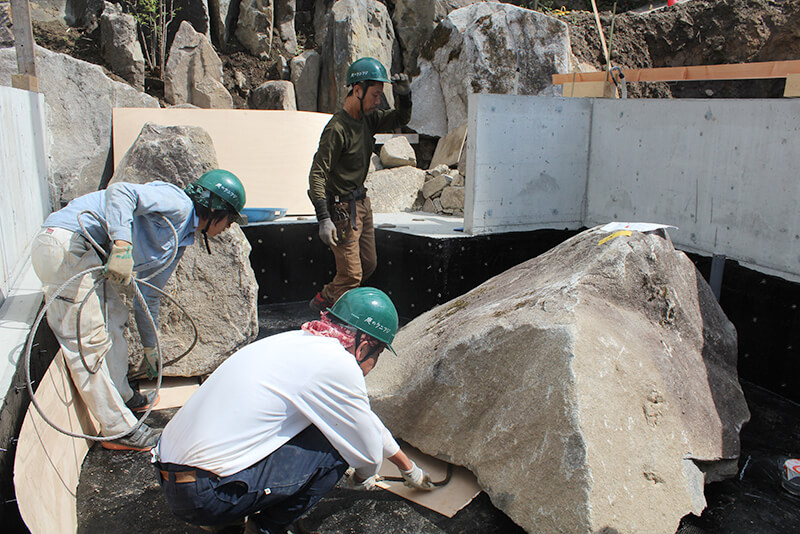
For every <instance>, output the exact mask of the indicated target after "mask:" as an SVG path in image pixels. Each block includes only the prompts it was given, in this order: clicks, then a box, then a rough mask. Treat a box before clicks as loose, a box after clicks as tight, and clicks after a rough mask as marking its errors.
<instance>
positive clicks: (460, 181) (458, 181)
mask: <svg viewBox="0 0 800 534" xmlns="http://www.w3.org/2000/svg"><path fill="white" fill-rule="evenodd" d="M450 185H452V186H454V187H463V186H464V175H463V174H461V173H460V172H458V171H454V172H453V181H452V182H450Z"/></svg>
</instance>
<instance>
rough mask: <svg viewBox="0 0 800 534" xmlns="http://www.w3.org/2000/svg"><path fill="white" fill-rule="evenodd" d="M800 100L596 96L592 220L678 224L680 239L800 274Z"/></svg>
mask: <svg viewBox="0 0 800 534" xmlns="http://www.w3.org/2000/svg"><path fill="white" fill-rule="evenodd" d="M799 116H800V102H798V101H792V100H777V99H776V100H616V101H614V100H595V101H594V112H593V118H592V132H591V140H592V141H591V156H590V163H589V168H590V172H589V180H588V187H587V198H588V204H587V214H586V219H585V222H586V225H587V226H591V225H594V224H600V223H605V222H608V221H612V220H617V221H648V222H661V223H667V224H673V225H675V226H678V227H679V230H671V231H670V235H671V237H672V239H673V241H674V242H675V244H676V245H678V246H680V247H682V248H684V249H688V250H692V251H696V252H700V253H704V254H709V255H710V254H724V255H726V256H728V257H730V258H733V259H736V260H739V261H741V262H744V263H745V264H750V265H753V266H755V267H757V268H760V269H761V270H764V271H767V272H775V273H781V274H782V276H784V277H785V276H789V277H790V278H795V279H796V278H797V277H798V276H800V210H798V209H797V206H798V204H799V203H800V176H798V170H797V168H798V167H797V154H798V153H800V135H798V134H799V133H800V131H799V130H800V124H798V122H797V117H799Z"/></svg>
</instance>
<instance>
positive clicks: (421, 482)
mask: <svg viewBox="0 0 800 534" xmlns="http://www.w3.org/2000/svg"><path fill="white" fill-rule="evenodd" d="M400 473H402V475H403V479H404V482H403V484H405V485H406V486H408V487H409V488H415V489H419V490H426V491H427V490H432V489H434V488H435V486H434V485H433V482H431V476H430V475H429V474H428V473H426V472H425V471H423V470H422V469H420V468H419V467H418V466H417V464H415V463H414V462H413V461H412V462H411V469H409V470H408V471H403V470H402V469H401V470H400Z"/></svg>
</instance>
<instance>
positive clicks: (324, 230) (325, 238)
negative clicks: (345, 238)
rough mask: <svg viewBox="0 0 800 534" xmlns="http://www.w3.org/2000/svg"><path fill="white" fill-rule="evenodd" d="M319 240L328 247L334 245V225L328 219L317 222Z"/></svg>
mask: <svg viewBox="0 0 800 534" xmlns="http://www.w3.org/2000/svg"><path fill="white" fill-rule="evenodd" d="M319 238H320V239H321V240H322V242H323V243H325V244H326V245H327V246H329V247H333V246H335V245H336V243H337V241H336V225H334V224H333V221H331V220H330V219H322V220H321V221H320V222H319Z"/></svg>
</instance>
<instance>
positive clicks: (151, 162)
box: [111, 122, 218, 187]
mask: <svg viewBox="0 0 800 534" xmlns="http://www.w3.org/2000/svg"><path fill="white" fill-rule="evenodd" d="M217 166H218V165H217V152H216V150H215V149H214V142H213V141H212V140H211V136H210V135H209V134H208V132H207V131H206V130H204V129H203V128H200V127H197V126H162V125H160V124H154V123H152V122H148V123H145V125H144V126H143V127H142V130H141V132H139V135H138V137H137V138H136V141H135V142H134V144H133V145H132V146H131V147H130V148H129V149H128V151H127V152H126V153H125V155H124V156H123V157H122V159H121V160H120V163H119V165H118V167H117V170H116V172H115V173H114V177H113V178H112V179H111V182H112V183H113V182H130V183H135V184H144V183H147V182H152V181H153V180H155V179H156V178H154V176H160V177H162V178H158V179H159V180H164V181H168V182H170V183H173V184H175V185H177V186H179V187H186V186H187V185H189V184H190V183H191V182H193V181H195V180H196V179H197V178H199V177H200V176H201V175H202V174H203V173H204V172H207V171H210V170H211V169H216V168H217ZM165 177H168V178H169V179H166V178H165Z"/></svg>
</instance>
